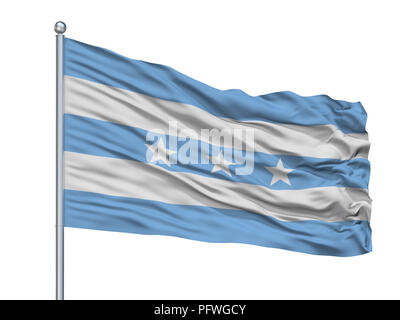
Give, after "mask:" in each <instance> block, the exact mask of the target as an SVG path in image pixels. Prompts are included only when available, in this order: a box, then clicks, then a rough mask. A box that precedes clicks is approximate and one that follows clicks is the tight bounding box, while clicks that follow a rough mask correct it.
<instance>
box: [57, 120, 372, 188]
mask: <svg viewBox="0 0 400 320" xmlns="http://www.w3.org/2000/svg"><path fill="white" fill-rule="evenodd" d="M64 130H65V133H64V134H65V141H64V149H65V151H71V152H78V153H86V154H91V155H96V156H103V157H112V158H119V159H129V160H136V161H141V162H147V161H146V151H147V147H146V145H145V144H146V143H147V144H152V143H153V142H149V141H146V134H147V133H148V131H145V130H142V129H138V128H133V127H129V126H124V125H119V124H114V123H110V122H106V121H101V120H95V119H91V118H86V117H81V116H76V115H70V114H66V115H65V116H64ZM167 137H168V136H167ZM165 140H166V144H167V146H169V141H168V138H167V139H165ZM196 142H197V141H196ZM183 143H184V142H178V148H179V147H180V146H181V145H182V144H183ZM204 145H206V144H204ZM207 147H209V145H207ZM210 150H211V149H210ZM216 153H218V152H216ZM280 158H282V161H283V163H284V165H285V166H286V167H287V168H291V169H294V171H292V172H291V173H290V174H289V178H290V182H291V185H290V186H289V185H287V184H286V183H284V182H283V181H279V182H277V183H275V184H274V185H272V186H270V182H271V179H272V174H271V173H270V172H269V171H268V170H266V169H265V168H264V167H265V166H276V164H277V162H278V160H279V159H280ZM254 161H255V167H254V171H253V173H252V174H250V175H242V176H240V175H234V174H233V175H232V177H229V176H228V175H227V174H226V173H224V172H223V171H219V172H215V173H211V169H212V168H213V165H212V164H186V165H182V164H179V163H178V164H171V166H170V167H169V166H167V165H166V164H162V163H161V164H159V165H160V166H162V167H163V168H165V169H167V170H170V171H180V172H189V173H195V174H199V175H203V176H207V177H212V178H219V179H226V180H231V181H236V182H244V183H251V184H256V185H263V186H266V187H268V188H272V189H305V188H315V187H326V186H336V187H354V188H368V181H369V161H368V160H366V159H363V158H357V159H353V160H337V159H320V158H310V157H295V156H286V155H268V154H265V153H261V152H256V153H255V154H254ZM234 167H235V166H230V169H231V170H233V168H234ZM232 172H233V171H232Z"/></svg>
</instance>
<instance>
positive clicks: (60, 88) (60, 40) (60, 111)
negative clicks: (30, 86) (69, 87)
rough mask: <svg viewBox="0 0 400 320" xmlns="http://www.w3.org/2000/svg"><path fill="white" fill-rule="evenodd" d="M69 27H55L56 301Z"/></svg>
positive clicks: (60, 287) (60, 278) (59, 293)
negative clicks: (65, 69)
mask: <svg viewBox="0 0 400 320" xmlns="http://www.w3.org/2000/svg"><path fill="white" fill-rule="evenodd" d="M65 30H67V26H66V25H65V23H64V22H62V21H58V22H57V23H56V24H55V25H54V31H55V32H56V33H57V35H56V47H57V49H56V55H57V59H56V61H57V62H56V64H57V68H56V69H57V70H56V101H57V111H56V113H57V116H56V123H57V129H56V131H57V132H56V135H57V145H56V152H57V153H56V299H57V300H64V215H63V214H64V213H63V192H64V155H63V148H64V146H63V120H64V70H63V66H64V57H63V52H64V49H63V47H64V34H63V33H64V32H65Z"/></svg>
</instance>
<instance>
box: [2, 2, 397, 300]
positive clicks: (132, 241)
mask: <svg viewBox="0 0 400 320" xmlns="http://www.w3.org/2000/svg"><path fill="white" fill-rule="evenodd" d="M399 3H400V2H399V1H382V0H380V1H366V0H363V1H348V0H347V1H338V0H336V1H282V0H280V1H232V0H230V1H215V0H214V1H204V0H202V1H171V0H169V1H132V0H131V1H117V0H112V1H100V0H96V1H82V0H80V1H72V0H68V1H16V0H14V1H7V2H6V1H2V2H1V4H0V30H1V31H0V34H1V38H0V48H1V49H0V55H1V56H0V57H1V59H0V81H1V86H0V88H1V89H0V106H1V116H0V134H1V138H0V139H1V140H0V141H1V149H0V150H1V157H0V187H1V190H0V191H1V192H0V194H1V198H0V298H2V299H17V298H18V299H53V298H54V293H55V228H54V224H55V33H54V31H53V25H54V22H56V21H57V20H63V21H65V22H66V23H67V25H68V30H67V32H66V36H67V37H70V38H74V39H77V40H80V41H83V42H87V43H90V44H95V45H98V46H102V47H106V48H108V49H111V50H114V51H116V52H118V53H121V54H123V55H125V56H128V57H130V58H136V59H142V60H146V61H151V62H157V63H161V64H166V65H169V66H171V67H173V68H175V69H177V70H179V71H181V72H183V73H185V74H187V75H189V76H191V77H193V78H195V79H198V80H200V81H202V82H205V83H207V84H209V85H212V86H214V87H217V88H219V89H230V88H240V89H242V90H244V91H246V92H247V93H249V94H251V95H259V94H265V93H269V92H275V91H280V90H291V91H294V92H296V93H298V94H301V95H314V94H321V93H325V94H328V95H330V96H331V97H333V98H336V99H342V100H348V101H361V102H362V103H363V105H364V107H365V108H366V110H367V112H368V115H369V120H368V125H367V130H368V131H369V134H370V140H371V143H372V147H371V152H370V160H371V163H372V172H371V182H370V194H371V197H372V198H373V200H374V202H373V212H372V228H373V246H374V251H373V253H370V254H367V255H364V256H360V257H353V258H335V257H321V256H312V255H306V254H302V253H294V252H288V251H283V250H278V249H269V248H263V247H256V246H250V245H242V244H209V243H202V242H196V241H190V240H184V239H178V238H172V237H161V236H142V235H134V234H123V233H111V232H101V231H89V230H78V229H66V234H65V241H66V243H65V250H66V252H65V259H66V265H65V297H66V298H67V299H114V298H121V299H147V298H159V299H167V298H169V299H175V298H177V299H184V298H186V299H191V298H199V299H203V298H207V299H214V298H224V299H230V298H235V299H236V298H237V299H245V298H246V299H278V298H279V299H280V298H290V299H292V298H294V299H297V298H302V299H312V298H320V299H326V298H334V299H350V298H351V299H358V298H360V299H363V298H397V299H398V298H400V293H399V290H400V289H399V288H400V278H399V274H400V249H399V233H400V232H399V230H400V211H399V197H400V193H399V179H400V175H399V158H400V152H399V142H398V139H399V132H400V131H399V130H400V128H399V127H400V125H399V123H400V122H399V118H400V103H399V95H400V91H399V87H400V62H399V61H400V44H399V43H400V42H399V31H400V19H399V15H400V5H399Z"/></svg>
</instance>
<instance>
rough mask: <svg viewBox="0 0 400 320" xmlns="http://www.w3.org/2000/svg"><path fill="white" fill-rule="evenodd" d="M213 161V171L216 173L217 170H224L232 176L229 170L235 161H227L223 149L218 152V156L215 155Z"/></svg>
mask: <svg viewBox="0 0 400 320" xmlns="http://www.w3.org/2000/svg"><path fill="white" fill-rule="evenodd" d="M211 162H212V163H213V165H214V167H213V168H212V169H211V173H214V172H216V171H224V172H225V173H226V174H227V175H229V176H230V177H231V176H232V175H231V172H230V170H229V165H231V164H233V162H229V161H226V160H225V158H224V156H223V155H222V151H220V152H219V153H218V156H217V157H214V158H213V159H212V161H211Z"/></svg>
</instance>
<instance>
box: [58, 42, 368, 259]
mask: <svg viewBox="0 0 400 320" xmlns="http://www.w3.org/2000/svg"><path fill="white" fill-rule="evenodd" d="M64 41H65V42H64V59H65V60H64V90H65V109H64V112H65V113H64V166H65V167H64V170H65V185H64V188H65V189H64V208H65V212H64V214H65V218H64V219H65V225H66V226H69V227H77V228H88V229H98V230H108V231H119V232H132V233H139V234H157V235H169V236H178V237H183V238H188V239H194V240H201V241H208V242H239V243H248V244H255V245H260V246H266V247H275V248H282V249H288V250H294V251H300V252H306V253H312V254H322V255H335V256H352V255H359V254H363V253H367V252H369V251H371V230H370V226H369V219H370V211H371V200H370V198H369V196H368V181H369V170H370V169H369V167H370V166H369V161H368V159H367V157H368V150H369V141H368V136H367V133H366V132H365V124H366V119H367V115H366V113H365V111H364V109H363V107H362V105H361V104H360V103H350V102H345V101H337V100H333V99H331V98H330V97H328V96H325V95H320V96H312V97H302V96H299V95H296V94H294V93H292V92H278V93H272V94H267V95H263V96H257V97H253V96H249V95H247V94H246V93H244V92H242V91H240V90H226V91H221V90H217V89H214V88H212V87H210V86H207V85H205V84H203V83H201V82H198V81H196V80H193V79H191V78H189V77H187V76H185V75H183V74H181V73H179V72H177V71H175V70H173V69H171V68H169V67H166V66H163V65H157V64H151V63H147V62H143V61H137V60H132V59H128V58H125V57H122V56H120V55H118V54H116V53H113V52H111V51H109V50H106V49H102V48H98V47H94V46H90V45H87V44H83V43H80V42H77V41H74V40H71V39H65V40H64Z"/></svg>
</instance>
